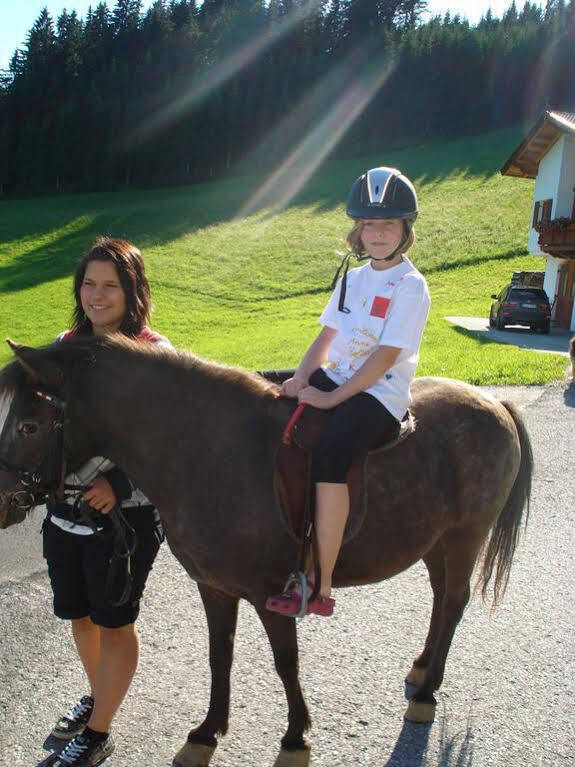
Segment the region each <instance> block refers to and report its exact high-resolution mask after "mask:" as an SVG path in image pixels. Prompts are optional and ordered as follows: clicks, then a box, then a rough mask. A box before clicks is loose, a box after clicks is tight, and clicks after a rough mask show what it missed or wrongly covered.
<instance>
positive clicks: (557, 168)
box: [527, 136, 565, 254]
mask: <svg viewBox="0 0 575 767" xmlns="http://www.w3.org/2000/svg"><path fill="white" fill-rule="evenodd" d="M564 148H565V136H561V138H560V139H559V140H558V141H557V142H556V143H555V144H554V145H553V146H552V147H551V149H550V150H549V151H548V152H547V154H546V155H545V157H543V159H542V160H541V162H540V163H539V171H538V173H537V178H536V179H535V192H534V194H533V205H532V206H531V221H530V222H529V241H528V245H527V249H528V250H529V252H530V253H533V254H535V253H539V254H541V251H540V250H539V244H538V239H539V233H538V232H536V231H535V229H533V226H532V224H533V210H534V208H535V203H536V202H539V201H541V200H549V199H552V200H553V207H552V208H551V218H555V217H556V215H555V211H556V209H557V200H558V195H559V185H560V179H561V174H562V170H561V166H562V163H563V162H564Z"/></svg>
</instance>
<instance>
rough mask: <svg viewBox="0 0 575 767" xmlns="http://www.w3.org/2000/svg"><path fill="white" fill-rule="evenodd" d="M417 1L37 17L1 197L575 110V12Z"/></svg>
mask: <svg viewBox="0 0 575 767" xmlns="http://www.w3.org/2000/svg"><path fill="white" fill-rule="evenodd" d="M426 5H427V4H426V2H425V0H327V1H326V0H203V2H196V0H169V1H166V0H156V2H154V3H153V5H151V6H150V7H149V8H147V9H146V10H143V9H142V5H141V2H140V0H117V2H116V4H115V5H114V6H113V7H109V6H108V5H107V4H106V3H104V2H101V3H99V4H98V5H96V6H94V7H91V8H90V9H89V11H88V13H87V15H86V17H85V18H79V17H78V16H77V14H76V13H75V12H71V13H70V12H67V11H63V12H62V13H61V15H60V16H59V17H58V18H57V19H53V18H52V17H51V16H50V14H49V13H48V11H47V9H44V10H43V11H42V12H41V14H40V15H39V17H38V18H37V19H36V20H35V21H34V23H33V25H32V27H31V29H30V31H29V33H28V35H27V40H26V44H25V45H24V46H23V47H22V49H17V50H16V51H15V52H14V54H13V56H12V58H11V61H10V65H9V69H8V70H7V71H4V72H2V73H1V77H0V195H3V196H11V195H22V194H24V195H27V194H36V193H50V194H52V193H57V192H76V191H94V190H115V189H121V188H125V187H127V186H130V187H157V186H163V185H175V184H191V183H197V182H201V181H204V180H207V179H217V178H222V177H226V176H230V175H237V174H250V173H254V172H258V173H259V172H262V171H268V170H270V169H274V168H277V167H279V166H281V164H282V162H283V161H284V160H285V159H286V157H288V156H290V155H292V154H293V153H296V152H298V151H299V149H300V147H301V145H302V143H303V142H306V143H307V147H308V151H309V150H310V146H311V151H317V152H321V153H323V154H324V155H326V156H327V155H328V154H330V155H336V156H355V155H358V154H360V153H361V154H365V153H368V152H377V151H380V150H383V148H394V149H397V148H401V147H405V146H410V145H413V144H417V143H418V142H429V141H442V140H445V139H448V138H453V137H458V136H465V135H472V134H479V133H484V132H487V131H491V130H498V129H501V128H505V127H508V126H511V125H514V124H516V123H518V122H520V121H524V122H526V123H527V124H529V123H531V122H532V121H533V120H534V119H536V117H537V116H538V114H539V113H540V112H541V110H542V109H543V108H545V106H546V105H550V106H552V107H553V108H555V109H559V110H561V109H563V110H567V111H574V109H575V56H574V54H573V51H574V50H575V0H569V1H568V0H547V3H546V5H545V6H544V7H543V8H540V7H539V6H538V5H536V4H535V3H530V2H526V3H524V4H523V5H522V6H519V5H518V4H516V3H515V2H512V3H511V4H510V6H509V8H508V10H507V11H506V12H505V13H504V14H503V15H502V17H501V18H495V17H494V16H493V15H492V14H491V13H490V12H488V13H487V14H485V15H484V16H483V17H482V19H481V20H480V22H479V23H477V24H476V25H470V24H469V23H468V22H467V21H466V20H465V19H462V18H460V17H459V16H452V15H450V14H446V15H445V16H443V17H439V16H436V17H433V18H427V17H426V14H425V11H426Z"/></svg>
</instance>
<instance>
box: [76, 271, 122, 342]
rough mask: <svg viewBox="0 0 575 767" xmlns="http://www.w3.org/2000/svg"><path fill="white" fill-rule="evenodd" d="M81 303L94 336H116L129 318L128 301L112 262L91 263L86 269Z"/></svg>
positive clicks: (81, 291) (81, 290)
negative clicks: (114, 334) (107, 334)
mask: <svg viewBox="0 0 575 767" xmlns="http://www.w3.org/2000/svg"><path fill="white" fill-rule="evenodd" d="M80 300H81V302H82V309H83V310H84V314H85V315H86V317H87V318H88V319H89V320H90V322H91V323H92V330H93V332H94V335H104V334H106V333H113V332H115V331H116V330H118V329H119V328H120V325H121V324H122V320H123V319H124V315H125V314H126V297H125V295H124V289H123V288H122V283H121V282H120V278H119V276H118V271H117V269H116V267H115V266H114V264H113V263H112V262H111V261H90V262H89V263H88V265H87V267H86V272H85V274H84V279H83V281H82V286H81V288H80Z"/></svg>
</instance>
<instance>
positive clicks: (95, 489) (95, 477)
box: [42, 237, 170, 767]
mask: <svg viewBox="0 0 575 767" xmlns="http://www.w3.org/2000/svg"><path fill="white" fill-rule="evenodd" d="M74 296H75V300H76V306H75V309H74V318H73V329H72V330H71V331H67V332H65V333H62V334H60V336H59V337H58V340H59V341H60V342H63V343H65V339H66V338H68V337H70V336H76V335H92V334H93V335H103V334H109V333H118V332H119V333H123V334H124V335H127V336H130V337H132V338H136V339H141V340H142V341H143V342H148V343H153V344H156V345H158V346H170V343H169V341H167V340H166V339H165V338H163V337H162V336H160V335H158V334H157V333H154V332H153V331H151V330H150V329H149V328H148V327H147V325H146V323H147V322H148V320H149V317H150V312H151V298H150V288H149V285H148V280H147V278H146V274H145V270H144V263H143V261H142V256H141V254H140V251H139V250H138V248H136V247H135V246H134V245H132V244H131V243H129V242H126V241H123V240H114V239H110V238H107V237H103V238H100V239H98V240H97V241H96V242H95V244H94V245H93V247H92V248H91V249H90V250H89V251H88V252H87V253H86V255H85V256H84V257H83V258H82V259H81V261H80V262H79V264H78V266H77V268H76V272H75V275H74ZM66 481H67V482H69V483H70V484H75V485H84V486H89V489H88V490H87V491H86V492H84V494H83V500H84V501H85V502H87V504H89V506H90V507H91V509H92V510H93V513H92V514H91V516H92V522H93V526H90V525H86V524H81V522H80V523H79V522H78V519H77V517H76V516H75V514H74V508H73V499H70V501H69V503H57V504H53V505H49V506H48V515H47V517H46V520H45V521H44V525H43V528H42V531H43V543H44V556H45V558H46V560H47V563H48V572H49V576H50V581H51V584H52V590H53V593H54V612H55V614H56V615H57V616H58V617H59V618H63V619H66V620H70V621H71V626H72V634H73V637H74V641H75V643H76V648H77V650H78V654H79V656H80V660H81V661H82V664H83V666H84V669H85V672H86V675H87V677H88V681H89V683H90V694H89V695H85V696H84V697H82V698H81V699H80V701H79V702H78V703H77V704H76V705H74V706H73V707H72V708H71V709H70V710H69V711H68V712H67V713H66V714H65V715H64V716H63V717H61V718H60V719H59V720H58V722H57V724H56V726H55V727H54V729H53V731H52V735H53V736H54V737H56V738H60V739H65V740H70V742H69V743H68V744H67V746H66V747H65V748H64V750H63V751H62V752H61V753H60V754H59V755H57V756H56V755H54V757H53V761H52V762H51V763H52V764H53V765H62V766H64V765H65V767H90V766H91V765H96V764H100V762H102V761H103V760H104V759H105V758H106V757H107V756H109V755H110V754H111V753H112V751H113V750H114V742H113V740H112V737H111V735H110V726H111V723H112V719H113V717H114V715H115V713H116V711H117V710H118V708H119V706H120V704H121V703H122V701H123V699H124V696H125V695H126V693H127V691H128V688H129V686H130V683H131V681H132V677H133V675H134V672H135V670H136V666H137V663H138V652H139V643H138V634H137V631H136V626H135V621H136V618H137V617H138V612H139V600H140V597H141V595H142V592H143V590H144V586H145V583H146V579H147V577H148V574H149V572H150V570H151V567H152V563H153V561H154V559H155V557H156V554H157V553H158V549H159V546H160V543H161V541H162V540H163V533H162V529H161V525H160V522H159V517H158V513H157V511H156V509H155V508H154V507H153V506H152V505H151V503H150V502H149V501H148V499H147V498H146V497H145V496H144V494H143V493H142V492H141V491H140V490H138V489H136V488H134V487H133V486H132V484H131V483H130V480H129V479H128V477H127V476H126V475H125V474H124V473H123V472H122V470H121V469H120V468H119V467H117V466H114V465H113V464H112V463H111V462H110V461H108V460H106V459H105V458H101V457H96V458H92V459H91V460H90V461H88V463H87V464H85V465H84V466H82V467H81V468H80V469H79V470H78V471H77V472H75V473H74V474H72V475H70V476H69V477H67V479H66ZM117 504H118V505H119V506H120V507H121V510H122V513H123V515H124V517H125V518H126V521H127V522H128V524H129V525H130V526H131V527H132V528H133V529H134V531H135V534H136V538H137V542H136V548H135V551H134V553H133V554H132V557H131V576H132V584H131V591H130V593H129V595H128V599H127V600H126V601H125V603H124V604H123V605H122V606H115V604H114V603H115V601H119V600H117V597H118V596H119V595H118V594H116V595H115V596H114V595H112V594H110V593H109V589H108V587H107V575H108V572H109V567H110V566H109V562H110V558H111V556H112V549H113V540H112V537H111V536H110V535H108V534H107V533H108V532H109V530H110V527H111V525H110V520H109V518H107V516H106V515H107V514H109V512H110V511H111V510H112V509H113V508H114V507H115V506H116V505H117ZM94 527H95V528H96V530H97V532H94Z"/></svg>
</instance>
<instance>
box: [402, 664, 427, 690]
mask: <svg viewBox="0 0 575 767" xmlns="http://www.w3.org/2000/svg"><path fill="white" fill-rule="evenodd" d="M426 673H427V668H426V667H425V666H416V665H415V663H414V664H413V666H412V667H411V670H410V672H409V674H408V675H407V676H406V677H405V684H412V685H413V686H414V687H420V686H421V685H422V684H423V680H424V678H425V675H426Z"/></svg>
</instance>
